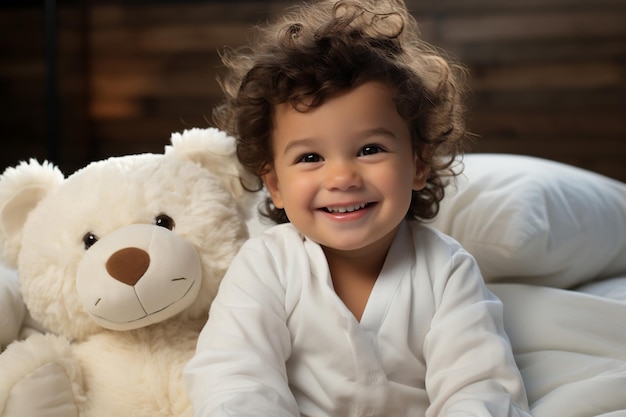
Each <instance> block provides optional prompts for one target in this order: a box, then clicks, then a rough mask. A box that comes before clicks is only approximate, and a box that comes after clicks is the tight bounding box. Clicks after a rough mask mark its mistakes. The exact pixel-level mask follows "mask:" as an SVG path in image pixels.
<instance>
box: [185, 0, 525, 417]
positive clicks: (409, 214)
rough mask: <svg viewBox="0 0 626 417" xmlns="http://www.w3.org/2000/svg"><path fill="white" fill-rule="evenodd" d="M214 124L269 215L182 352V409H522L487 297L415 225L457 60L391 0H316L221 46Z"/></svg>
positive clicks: (510, 412)
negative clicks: (432, 43)
mask: <svg viewBox="0 0 626 417" xmlns="http://www.w3.org/2000/svg"><path fill="white" fill-rule="evenodd" d="M224 61H225V63H226V64H227V65H228V66H229V68H230V69H231V73H230V78H228V79H226V81H225V82H224V83H223V88H224V91H225V93H226V103H225V105H224V106H223V107H222V108H220V109H219V111H218V112H217V113H216V116H217V121H218V124H219V125H220V127H221V128H223V129H225V130H227V131H228V132H229V133H231V134H233V135H234V136H236V137H238V138H239V140H238V156H239V159H240V161H241V163H242V164H243V165H244V166H245V167H246V168H247V169H249V170H250V171H252V172H253V173H255V174H256V175H257V176H258V177H259V178H260V179H261V180H262V183H263V184H264V186H265V187H266V189H267V190H268V191H269V195H270V199H269V201H268V203H267V204H266V207H265V213H266V214H267V215H268V216H269V217H271V218H272V219H274V220H275V221H276V222H277V223H282V224H280V225H278V226H275V227H273V228H271V229H270V230H268V231H266V232H265V233H263V234H261V235H260V236H258V237H255V238H252V239H250V240H249V241H248V242H247V243H246V244H245V245H244V246H243V247H242V249H241V251H240V253H239V254H238V255H237V257H236V258H235V260H234V261H233V262H232V265H231V267H230V269H229V271H228V273H227V274H226V276H225V277H224V279H223V281H222V284H221V287H220V290H219V292H218V295H217V297H216V299H215V301H214V302H213V305H212V308H211V312H210V315H209V319H208V322H207V324H206V326H205V328H204V329H203V331H202V334H201V335H200V339H199V341H198V348H197V353H196V355H195V356H194V358H193V359H192V360H191V361H190V362H189V364H188V366H187V367H186V369H185V380H186V383H187V386H188V388H189V392H190V397H191V400H192V403H193V406H194V409H195V413H196V416H203V417H208V416H247V417H250V416H264V417H282V416H300V415H302V416H336V417H347V416H381V417H393V416H412V417H418V416H464V417H466V416H529V414H528V413H527V409H528V405H527V400H526V398H525V392H524V387H523V384H522V380H521V377H520V373H519V371H518V369H517V368H516V365H515V362H514V359H513V355H512V352H511V346H510V344H509V341H508V339H507V336H506V335H505V333H504V330H503V324H502V306H501V303H500V301H499V300H498V299H497V298H496V297H494V296H493V295H492V294H491V293H490V292H489V291H488V290H487V289H486V287H485V285H484V283H483V280H482V277H481V275H480V272H479V270H478V267H477V265H476V263H475V261H474V259H473V258H472V257H471V256H470V255H469V254H468V253H467V252H466V251H464V250H463V249H462V248H461V247H460V246H459V244H458V243H456V242H455V241H454V240H453V239H451V238H449V237H447V236H445V235H443V234H441V233H439V232H437V231H435V230H433V229H431V228H429V227H427V226H425V225H423V224H422V222H423V221H425V220H428V219H431V218H433V217H434V216H435V215H436V214H437V210H438V207H439V202H440V201H441V199H442V198H443V194H444V191H443V188H444V185H445V179H446V178H447V177H448V178H449V177H451V176H454V175H455V173H454V172H453V171H452V164H453V161H454V159H455V157H456V156H457V155H459V154H460V153H461V151H462V148H463V146H464V143H465V141H466V140H465V138H466V136H467V135H466V133H465V130H464V126H463V122H462V107H461V104H460V99H461V94H462V88H461V84H460V78H459V77H460V75H459V68H458V67H455V66H453V65H449V64H448V63H447V62H446V61H445V60H444V59H443V58H442V57H441V56H440V55H439V54H437V53H436V52H435V51H434V50H433V49H432V48H428V47H427V46H425V45H424V44H423V43H421V42H420V41H419V40H418V36H417V29H416V25H415V22H414V21H413V20H412V18H411V17H410V15H409V14H408V12H407V10H406V8H405V6H404V4H403V3H402V2H401V1H380V0H379V1H375V0H371V1H370V2H368V3H365V2H361V1H337V2H331V1H318V2H314V3H312V4H310V5H303V6H302V7H300V8H299V9H294V10H293V11H292V12H291V13H289V14H287V15H286V16H285V17H284V18H282V19H281V20H279V21H277V22H275V23H274V24H271V25H269V26H267V27H266V28H265V29H264V30H263V31H262V33H261V36H260V38H259V39H258V40H257V43H256V44H255V45H254V46H253V47H252V48H251V49H250V50H248V51H247V52H245V51H231V53H230V54H228V55H226V56H225V57H224Z"/></svg>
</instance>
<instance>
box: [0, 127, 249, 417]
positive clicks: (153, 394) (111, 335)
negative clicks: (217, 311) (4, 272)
mask: <svg viewBox="0 0 626 417" xmlns="http://www.w3.org/2000/svg"><path fill="white" fill-rule="evenodd" d="M234 152H235V143H234V139H233V138H231V137H228V136H227V135H225V134H224V133H223V132H221V131H218V130H216V129H192V130H189V131H185V132H183V133H182V134H174V135H173V136H172V141H171V145H170V146H167V147H166V149H165V152H164V153H163V154H137V155H127V156H121V157H112V158H109V159H106V160H102V161H97V162H93V163H90V164H89V165H87V166H85V167H84V168H82V169H80V170H78V171H76V172H75V173H73V174H72V175H70V176H68V177H64V175H63V174H62V173H61V172H60V171H59V169H58V168H57V167H56V166H54V165H52V164H50V163H38V162H37V161H34V160H31V161H29V162H23V163H21V164H19V165H18V166H16V167H11V168H8V169H7V170H6V171H5V172H4V174H3V175H2V176H1V177H0V257H1V258H2V260H3V261H4V263H5V264H6V265H8V266H9V267H11V268H15V269H16V270H17V272H18V276H19V281H20V290H21V293H22V296H23V299H24V303H25V305H26V307H27V308H28V311H29V313H30V315H31V316H32V317H33V319H34V320H35V321H36V322H38V323H40V324H41V325H42V326H43V327H44V328H45V329H47V331H48V333H47V334H35V335H32V336H30V337H28V338H26V339H25V340H23V341H15V342H13V343H11V344H9V346H8V347H7V349H6V350H5V351H3V352H2V354H0V375H2V378H0V415H2V416H5V417H8V416H20V417H23V416H38V417H42V416H46V417H48V416H49V417H53V416H63V417H70V416H81V417H100V416H102V417H111V416H115V417H125V416H133V417H143V416H145V417H161V416H162V417H166V416H167V417H173V416H176V417H178V416H191V415H192V411H191V406H190V403H189V400H188V398H187V394H186V392H185V387H184V384H183V381H182V369H183V367H184V365H185V363H186V362H187V361H188V360H189V358H190V357H191V356H192V354H193V352H194V350H195V344H196V339H197V336H198V334H199V332H200V329H201V328H202V326H203V324H204V321H205V320H206V317H207V314H208V310H209V306H210V304H211V301H212V300H213V297H214V295H215V292H216V291H217V288H218V285H219V282H220V280H221V278H222V276H223V274H224V272H225V270H226V268H227V266H228V265H229V263H230V261H231V259H232V257H233V256H234V254H235V253H236V252H237V250H238V249H239V247H240V245H241V244H242V243H243V241H244V240H245V239H246V238H247V237H248V231H247V228H246V223H245V221H246V219H247V218H249V212H250V209H251V207H252V206H253V204H252V201H253V198H252V196H251V195H250V193H248V192H246V191H245V187H244V186H245V185H246V182H247V181H251V180H252V179H251V178H249V177H246V176H245V174H244V173H243V170H242V169H241V167H240V166H239V164H238V163H237V161H236V159H235V156H234ZM247 185H250V184H249V183H248V184H247Z"/></svg>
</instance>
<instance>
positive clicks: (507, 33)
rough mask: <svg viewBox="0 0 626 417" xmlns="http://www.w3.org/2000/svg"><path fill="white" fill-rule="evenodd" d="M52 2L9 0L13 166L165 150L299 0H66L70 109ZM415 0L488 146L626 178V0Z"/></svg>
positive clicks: (6, 119)
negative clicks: (257, 29)
mask: <svg viewBox="0 0 626 417" xmlns="http://www.w3.org/2000/svg"><path fill="white" fill-rule="evenodd" d="M40 3H41V2H31V4H30V5H28V4H25V3H23V2H15V4H16V5H13V6H0V35H1V36H0V57H1V58H0V59H1V60H0V91H1V92H2V97H3V100H2V109H3V110H2V112H0V129H1V130H2V135H3V137H4V139H3V142H2V143H3V145H4V146H3V151H2V152H0V168H4V167H6V166H8V165H14V164H16V163H17V162H18V161H19V160H22V159H27V158H29V157H37V158H39V159H44V158H47V159H52V160H54V161H55V162H57V163H58V164H59V165H60V166H61V168H62V169H63V170H64V171H65V172H66V173H70V172H72V171H73V170H75V169H76V168H78V167H80V166H82V165H84V164H86V163H88V162H89V161H91V160H94V159H101V158H106V157H108V156H112V155H122V154H128V153H136V152H162V151H163V147H164V146H165V145H166V144H167V143H168V139H169V135H170V133H171V132H173V131H180V130H182V129H185V128H187V127H195V126H200V127H203V126H207V125H208V124H209V122H208V119H209V118H210V114H211V108H212V107H213V105H214V104H215V103H216V102H217V101H218V100H219V97H220V91H219V88H218V86H217V83H216V81H215V75H216V72H217V71H219V66H220V63H219V58H218V54H217V52H218V50H220V49H221V48H223V47H224V46H225V45H229V46H238V45H241V44H244V43H245V42H246V39H247V36H248V35H249V31H248V29H249V28H250V27H251V26H252V25H253V24H256V23H259V22H262V21H263V20H264V19H266V18H267V17H268V16H271V15H272V14H273V13H276V12H278V11H280V10H281V9H282V8H283V7H284V6H286V5H292V4H294V3H295V2H294V1H289V0H274V1H260V0H259V1H242V0H237V1H233V0H230V1H229V0H224V1H174V0H171V1H163V0H161V1H156V2H155V1H153V2H148V1H139V0H135V1H132V2H123V1H95V0H92V1H88V2H80V1H78V2H67V1H66V2H64V1H60V3H59V10H58V21H57V25H58V32H59V37H58V43H57V45H58V52H59V53H58V65H57V68H58V71H59V78H58V85H59V92H60V94H59V101H58V104H59V105H58V107H56V108H57V111H58V118H57V117H50V116H54V113H50V112H49V109H50V106H49V102H48V101H47V99H46V94H47V92H49V89H48V87H47V86H48V84H47V82H48V81H49V79H48V78H47V74H48V68H47V67H46V62H47V61H46V59H45V54H46V50H47V49H46V43H45V41H44V28H45V24H44V22H45V19H44V17H45V14H44V10H43V7H42V5H41V4H40ZM407 4H408V5H409V7H410V9H411V10H412V12H414V14H415V16H416V17H417V19H418V21H419V22H421V25H422V34H423V37H424V38H425V39H426V40H428V41H429V42H431V43H433V44H434V45H436V46H439V47H441V48H444V49H446V50H448V51H450V52H451V53H453V54H454V55H456V56H457V57H458V58H459V59H460V60H461V61H463V62H464V63H466V64H467V65H468V66H469V68H470V70H471V88H472V91H473V97H472V102H471V107H470V127H471V129H472V131H473V132H475V133H476V134H477V135H478V136H479V137H478V140H477V142H476V145H475V147H474V151H477V152H511V153H519V154H528V155H536V156H540V157H546V158H550V159H555V160H559V161H563V162H566V163H570V164H573V165H577V166H580V167H583V168H587V169H590V170H593V171H597V172H600V173H602V174H605V175H608V176H611V177H613V178H617V179H620V180H622V181H626V1H624V0H593V1H590V0H472V1H467V0H407ZM57 125H58V127H59V130H58V131H59V134H58V138H57V140H56V142H58V143H57V145H58V146H56V147H55V146H53V145H54V144H55V139H54V135H51V134H50V133H51V132H54V131H55V126H57ZM51 137H52V139H51ZM50 144H51V145H50ZM54 149H57V150H56V151H55V150H54Z"/></svg>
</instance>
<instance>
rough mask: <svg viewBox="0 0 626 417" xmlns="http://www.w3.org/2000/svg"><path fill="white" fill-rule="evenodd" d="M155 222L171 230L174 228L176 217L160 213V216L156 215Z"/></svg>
mask: <svg viewBox="0 0 626 417" xmlns="http://www.w3.org/2000/svg"><path fill="white" fill-rule="evenodd" d="M155 224H156V225H157V226H161V227H165V228H166V229H169V230H172V229H174V219H172V218H171V217H170V216H168V215H167V214H159V215H158V216H156V218H155Z"/></svg>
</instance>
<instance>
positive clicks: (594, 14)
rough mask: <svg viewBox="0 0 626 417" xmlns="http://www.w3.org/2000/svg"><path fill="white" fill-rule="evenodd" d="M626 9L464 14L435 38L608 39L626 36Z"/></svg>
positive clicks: (445, 25) (443, 24) (462, 40)
mask: <svg viewBox="0 0 626 417" xmlns="http://www.w3.org/2000/svg"><path fill="white" fill-rule="evenodd" d="M624 22H626V10H614V11H611V10H608V11H600V12H598V11H565V10H559V11H554V12H545V13H522V12H520V13H516V14H501V15H488V14H484V15H481V14H466V15H462V16H458V17H457V16H447V17H446V18H442V19H441V21H440V26H441V27H440V29H439V30H438V36H437V38H436V39H435V40H436V41H437V42H439V43H441V44H442V45H449V44H455V43H467V42H478V41H480V42H493V40H494V39H497V40H498V41H500V42H501V41H504V40H506V41H514V40H522V39H523V40H536V41H545V40H552V39H566V38H571V39H598V40H601V39H606V38H608V39H610V38H613V37H616V36H619V37H624V36H626V24H624Z"/></svg>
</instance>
